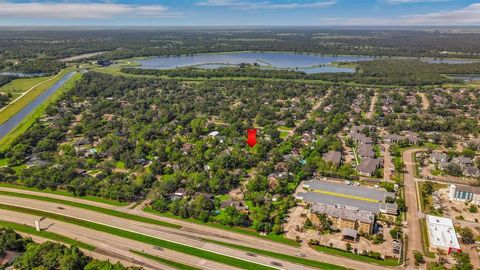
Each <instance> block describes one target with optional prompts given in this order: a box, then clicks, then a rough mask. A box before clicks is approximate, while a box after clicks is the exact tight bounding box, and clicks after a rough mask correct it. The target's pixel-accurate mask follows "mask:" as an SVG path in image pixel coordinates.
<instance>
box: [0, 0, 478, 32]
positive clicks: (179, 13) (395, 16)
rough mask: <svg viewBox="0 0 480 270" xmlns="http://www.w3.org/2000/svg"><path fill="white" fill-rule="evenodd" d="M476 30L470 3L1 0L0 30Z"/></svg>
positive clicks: (474, 4)
mask: <svg viewBox="0 0 480 270" xmlns="http://www.w3.org/2000/svg"><path fill="white" fill-rule="evenodd" d="M72 25H76V26H287V25H291V26H296V25H298V26H398V25H402V26H449V25H451V26H460V25H472V26H480V1H479V0H476V1H471V0H277V1H275V0H260V1H251V0H165V1H153V0H140V1H121V0H107V1H101V0H100V1H99V0H96V1H92V0H90V1H55V0H49V1H14V0H0V26H72Z"/></svg>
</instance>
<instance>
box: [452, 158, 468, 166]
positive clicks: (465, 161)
mask: <svg viewBox="0 0 480 270" xmlns="http://www.w3.org/2000/svg"><path fill="white" fill-rule="evenodd" d="M452 162H453V163H456V164H458V165H460V166H462V167H468V166H472V165H473V160H472V159H471V158H469V157H464V156H460V157H456V158H453V159H452Z"/></svg>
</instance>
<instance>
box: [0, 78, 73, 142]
mask: <svg viewBox="0 0 480 270" xmlns="http://www.w3.org/2000/svg"><path fill="white" fill-rule="evenodd" d="M75 73H76V72H70V73H67V74H66V75H64V76H63V77H62V78H61V79H60V80H59V81H58V82H56V83H55V84H54V85H52V86H51V87H50V88H48V89H47V90H45V91H44V92H43V93H41V94H40V95H39V96H38V97H37V98H35V99H34V100H33V101H32V102H30V103H29V104H28V105H26V106H25V107H23V108H22V109H21V110H20V111H19V112H17V113H16V114H15V115H13V116H12V117H10V119H8V120H7V121H6V122H5V123H3V124H1V125H0V140H1V139H3V137H5V136H6V135H7V134H9V133H10V132H11V131H13V130H14V129H15V128H16V127H17V126H18V124H20V122H22V121H23V119H25V118H26V117H27V116H28V115H30V114H31V113H32V112H33V111H35V109H36V108H37V107H38V106H39V105H40V104H42V103H43V102H45V101H46V100H47V99H48V98H49V97H50V96H52V95H53V93H55V92H56V91H57V90H58V89H60V87H62V86H63V85H64V84H65V82H67V81H68V80H69V79H70V78H72V76H73V75H75Z"/></svg>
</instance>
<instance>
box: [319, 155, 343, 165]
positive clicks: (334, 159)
mask: <svg viewBox="0 0 480 270" xmlns="http://www.w3.org/2000/svg"><path fill="white" fill-rule="evenodd" d="M323 160H325V161H326V162H331V163H332V164H333V165H335V166H340V165H341V164H342V153H340V152H338V151H328V152H327V153H325V154H323Z"/></svg>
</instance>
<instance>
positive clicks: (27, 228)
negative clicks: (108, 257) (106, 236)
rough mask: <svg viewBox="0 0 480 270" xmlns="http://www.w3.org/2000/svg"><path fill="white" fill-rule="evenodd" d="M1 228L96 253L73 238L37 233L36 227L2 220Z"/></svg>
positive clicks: (92, 247)
mask: <svg viewBox="0 0 480 270" xmlns="http://www.w3.org/2000/svg"><path fill="white" fill-rule="evenodd" d="M0 226H2V227H9V228H12V229H13V230H15V231H17V232H21V233H26V234H30V235H35V236H38V237H41V238H45V239H49V240H52V241H55V242H61V243H64V244H67V245H70V246H77V247H79V248H83V249H86V250H90V251H94V250H95V247H94V246H92V245H89V244H86V243H83V242H80V241H77V240H74V239H72V238H68V237H66V236H63V235H59V234H56V233H53V232H47V231H37V230H36V229H35V228H34V227H31V226H27V225H24V224H18V223H14V222H8V221H2V220H0Z"/></svg>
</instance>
